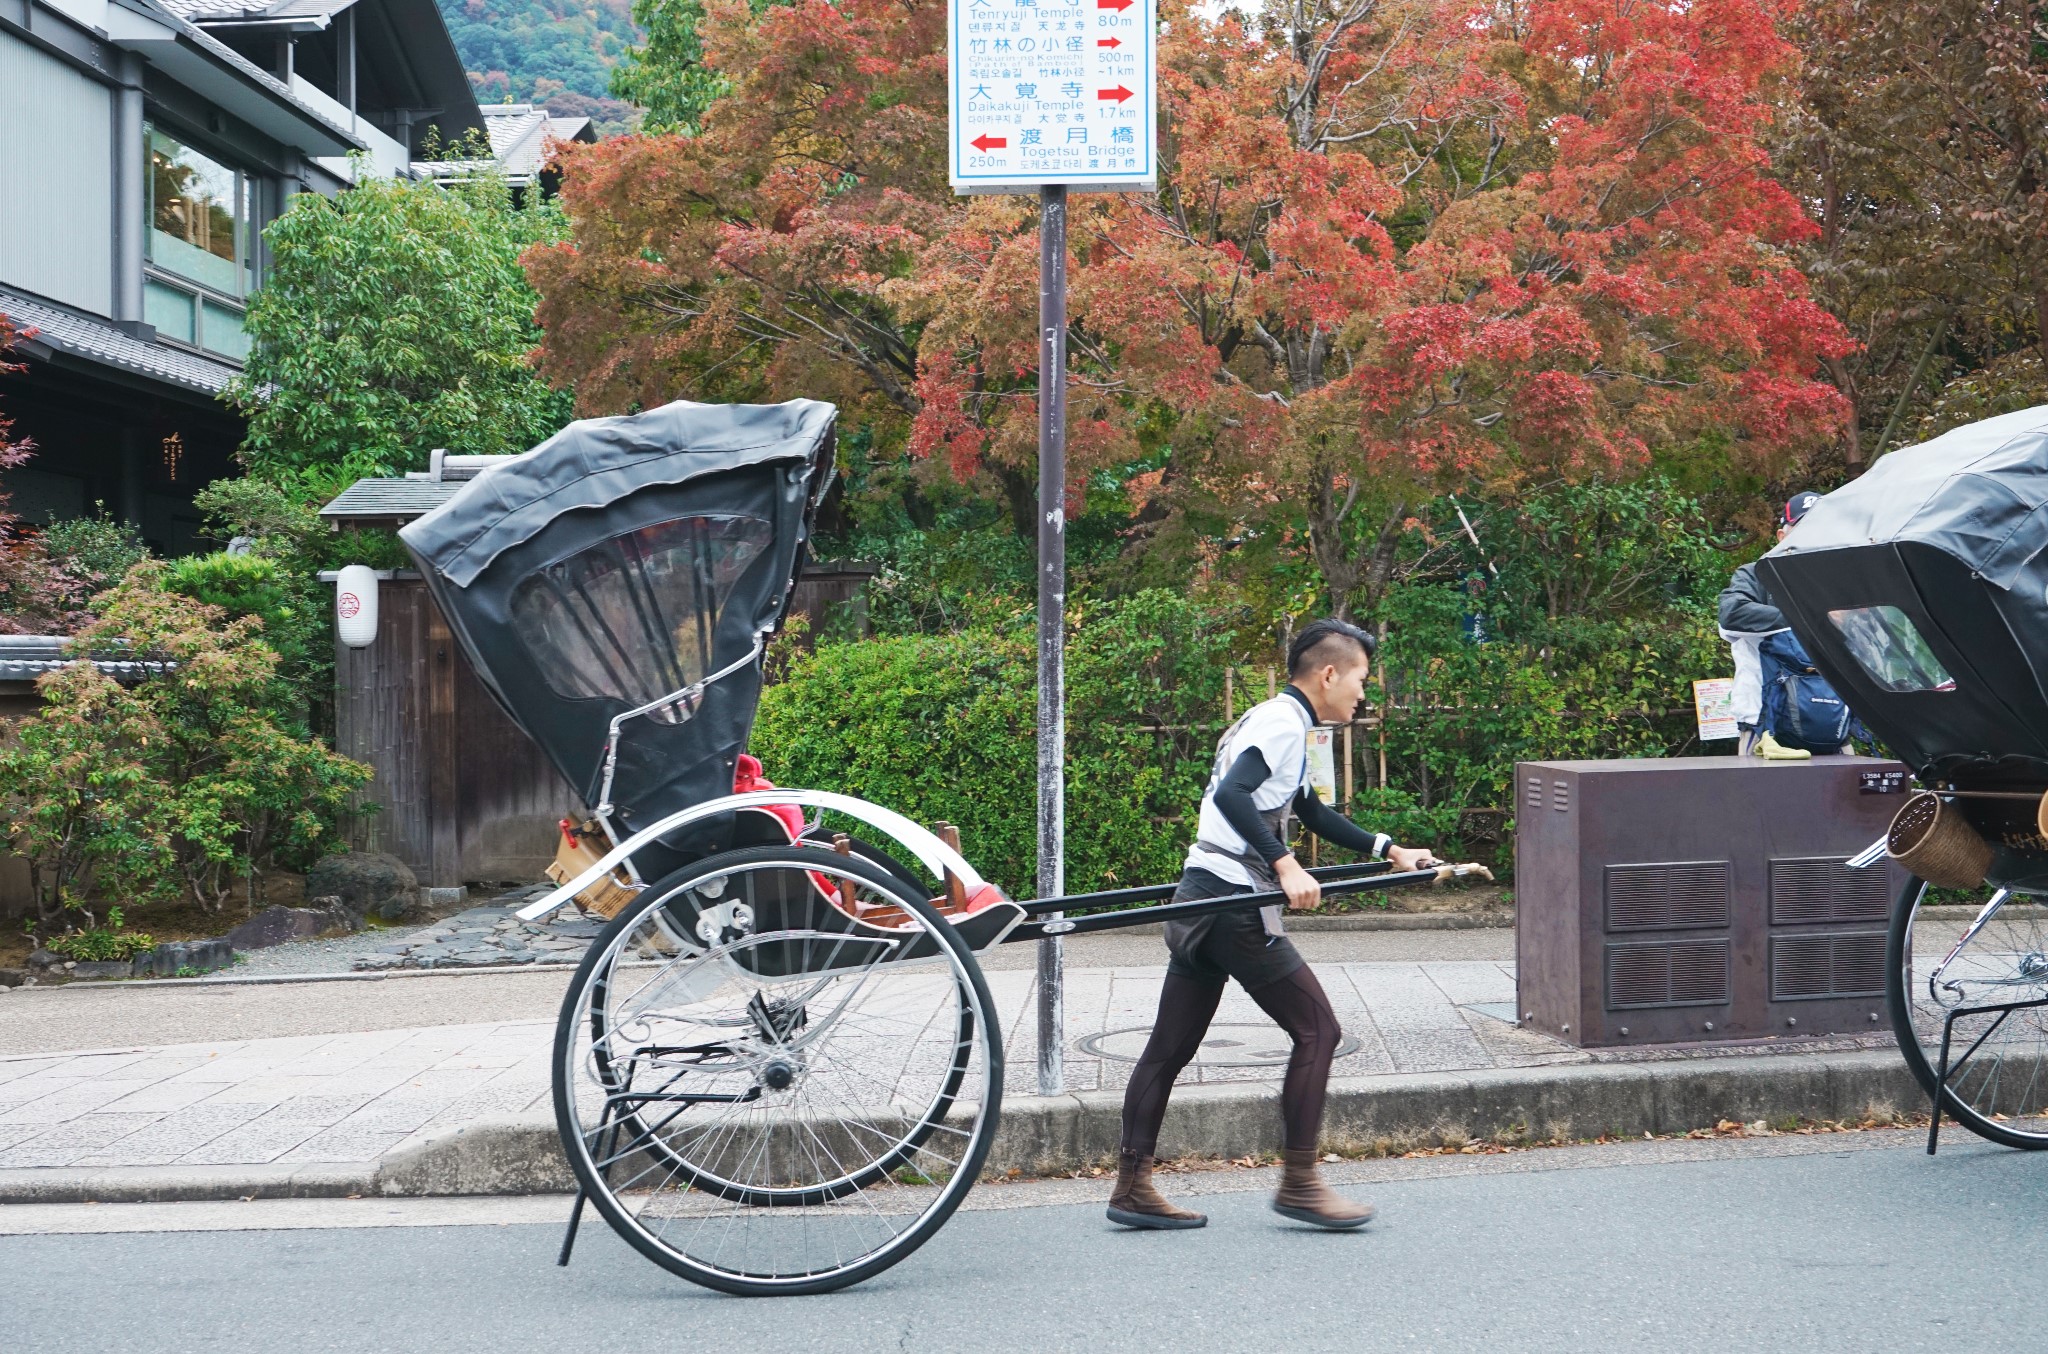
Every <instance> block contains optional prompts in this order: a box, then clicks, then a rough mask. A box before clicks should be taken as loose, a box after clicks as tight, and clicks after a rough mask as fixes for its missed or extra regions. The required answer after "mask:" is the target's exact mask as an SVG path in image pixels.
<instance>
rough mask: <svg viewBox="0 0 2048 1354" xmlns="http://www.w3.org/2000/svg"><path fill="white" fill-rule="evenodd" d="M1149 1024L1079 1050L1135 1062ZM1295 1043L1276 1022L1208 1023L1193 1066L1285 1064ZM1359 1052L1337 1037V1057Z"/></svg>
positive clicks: (1352, 1042)
mask: <svg viewBox="0 0 2048 1354" xmlns="http://www.w3.org/2000/svg"><path fill="white" fill-rule="evenodd" d="M1151 1037H1152V1028H1151V1026H1149V1025H1141V1026H1139V1027H1138V1028H1136V1029H1130V1030H1105V1031H1103V1032H1102V1033H1101V1034H1091V1035H1089V1036H1088V1037H1087V1038H1086V1039H1083V1040H1081V1042H1080V1044H1079V1048H1080V1050H1081V1052H1083V1053H1087V1054H1090V1055H1092V1056H1094V1057H1097V1058H1111V1059H1114V1060H1115V1061H1117V1062H1123V1063H1134V1062H1136V1061H1138V1058H1139V1057H1140V1055H1142V1054H1143V1053H1144V1052H1145V1041H1146V1040H1147V1039H1150V1038H1151ZM1293 1052H1294V1043H1293V1041H1292V1040H1290V1039H1289V1038H1288V1037H1287V1031H1285V1030H1283V1029H1281V1028H1280V1027H1279V1026H1278V1025H1211V1026H1210V1027H1209V1034H1208V1037H1207V1038H1205V1039H1203V1040H1202V1044H1201V1047H1199V1048H1197V1049H1196V1050H1195V1056H1194V1060H1193V1062H1192V1063H1191V1064H1190V1065H1191V1066H1194V1067H1285V1066H1286V1065H1287V1058H1288V1055H1290V1054H1291V1053H1293ZM1356 1052H1358V1041H1357V1040H1356V1039H1354V1038H1352V1037H1351V1036H1350V1035H1348V1034H1347V1035H1345V1036H1343V1037H1342V1038H1341V1039H1339V1040H1338V1041H1337V1053H1336V1056H1337V1057H1339V1058H1343V1057H1348V1056H1349V1055H1351V1054H1353V1053H1356Z"/></svg>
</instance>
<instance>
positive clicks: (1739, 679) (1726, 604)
mask: <svg viewBox="0 0 2048 1354" xmlns="http://www.w3.org/2000/svg"><path fill="white" fill-rule="evenodd" d="M1818 502H1820V495H1819V494H1817V493H1814V492H1813V491H1812V490H1810V489H1809V490H1806V491H1805V492H1803V493H1797V494H1794V495H1792V497H1791V498H1790V499H1789V500H1788V501H1787V502H1786V504H1785V507H1784V509H1783V511H1782V512H1781V513H1780V514H1779V517H1778V539H1779V540H1781V541H1782V540H1784V539H1785V533H1786V532H1788V531H1790V530H1791V529H1792V528H1793V527H1795V526H1797V525H1799V519H1800V518H1802V517H1804V516H1806V514H1807V511H1808V510H1809V509H1810V508H1812V507H1813V505H1814V504H1816V503H1818ZM1719 620H1720V629H1721V638H1722V639H1725V640H1727V641H1728V647H1729V649H1730V650H1731V651H1732V652H1733V653H1734V656H1735V691H1734V696H1733V704H1734V706H1735V724H1736V727H1737V728H1738V729H1740V730H1741V738H1742V746H1741V749H1740V751H1741V753H1742V755H1743V756H1745V757H1746V756H1748V755H1750V754H1751V753H1756V754H1757V755H1758V756H1762V757H1767V758H1770V759H1772V760H1774V761H1803V760H1805V759H1806V758H1808V757H1811V756H1812V755H1813V754H1812V753H1810V752H1807V751H1805V750H1803V749H1796V748H1785V747H1779V746H1778V742H1777V740H1776V739H1774V738H1772V737H1771V735H1770V731H1769V730H1768V729H1765V728H1763V727H1762V726H1763V709H1764V685H1763V659H1762V657H1761V655H1760V652H1759V651H1760V650H1761V649H1762V648H1763V642H1764V640H1765V639H1766V638H1768V637H1769V636H1771V635H1774V634H1776V633H1778V632H1779V631H1780V630H1787V629H1790V628H1791V627H1790V626H1788V625H1786V623H1785V614H1784V613H1783V612H1781V611H1779V610H1778V608H1777V604H1776V603H1774V602H1772V601H1771V594H1770V592H1769V590H1768V589H1766V588H1765V587H1764V584H1763V580H1762V579H1760V578H1758V577H1757V576H1756V565H1755V564H1754V563H1751V564H1745V565H1743V566H1742V567H1741V568H1740V569H1737V570H1736V571H1735V576H1734V577H1733V578H1731V579H1729V580H1728V586H1727V587H1725V588H1723V589H1722V590H1721V605H1720V614H1719Z"/></svg>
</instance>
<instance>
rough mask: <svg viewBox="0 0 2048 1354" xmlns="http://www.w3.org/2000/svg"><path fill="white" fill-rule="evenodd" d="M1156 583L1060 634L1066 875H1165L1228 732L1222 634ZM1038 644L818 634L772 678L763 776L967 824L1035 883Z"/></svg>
mask: <svg viewBox="0 0 2048 1354" xmlns="http://www.w3.org/2000/svg"><path fill="white" fill-rule="evenodd" d="M1205 619H1206V618H1205V615H1204V613H1203V612H1202V611H1201V609H1200V608H1199V607H1197V606H1196V605H1195V604H1193V603H1191V602H1189V601H1187V600H1186V599H1184V598H1180V597H1177V596H1174V595H1172V594H1168V593H1163V592H1145V593H1139V594H1137V595H1135V596H1133V597H1131V598H1128V599H1125V600H1123V601H1121V602H1117V603H1109V604H1103V605H1100V606H1097V607H1093V608H1090V609H1087V610H1084V611H1080V612H1079V613H1078V614H1077V615H1076V616H1075V617H1073V618H1072V633H1071V637H1070V640H1069V646H1068V651H1067V652H1068V669H1067V676H1068V685H1067V691H1068V702H1067V709H1068V723H1067V887H1068V889H1069V890H1070V891H1081V890H1085V889H1091V888H1113V887H1117V886H1118V885H1123V884H1135V883H1145V882H1150V881H1152V880H1155V879H1170V878H1172V877H1173V876H1174V875H1175V874H1176V873H1178V871H1179V868H1180V862H1181V856H1182V854H1183V853H1184V852H1185V850H1186V849H1187V836H1188V831H1189V825H1190V823H1191V822H1192V816H1193V812H1194V809H1195V806H1196V804H1197V803H1198V801H1199V799H1200V796H1201V791H1202V786H1203V784H1204V783H1205V782H1206V779H1207V776H1208V758H1209V748H1210V746H1211V745H1213V742H1214V739H1215V736H1216V733H1217V731H1218V729H1219V727H1220V725H1219V722H1218V721H1217V719H1216V715H1217V713H1218V709H1219V707H1220V704H1221V701H1222V689H1223V688H1222V683H1223V677H1222V671H1223V668H1222V654H1221V652H1220V647H1219V646H1220V644H1221V640H1220V639H1219V638H1217V632H1216V631H1215V630H1213V629H1212V628H1211V627H1209V626H1207V625H1206V624H1205ZM1036 727H1037V650H1036V645H1035V643H1034V641H1033V635H1032V632H1031V631H1030V630H1028V629H1023V628H1019V627H1011V628H1007V629H976V630H965V631H960V632H957V633H954V634H944V635H936V634H934V635H926V634H912V635H901V636H895V637H890V638H884V639H876V640H868V641H863V642H858V643H844V644H831V643H827V644H821V645H819V646H818V648H817V649H816V651H814V652H813V653H811V654H809V655H804V656H799V657H797V658H795V659H793V660H792V661H791V663H790V665H789V667H788V669H787V674H786V677H785V679H784V680H783V681H782V682H780V683H778V684H777V685H775V686H772V687H770V688H768V690H767V691H766V692H765V693H764V694H763V696H762V700H761V711H760V715H759V718H758V719H757V720H756V722H755V725H754V733H753V739H752V750H753V751H754V753H755V755H756V756H758V757H760V758H761V759H762V761H763V763H764V764H765V765H766V766H767V767H768V769H769V772H770V774H771V775H773V776H774V777H776V778H777V779H779V780H781V781H782V782H784V783H786V784H790V785H815V786H822V787H825V788H828V789H833V790H841V791H844V792H846V793H848V794H855V795H859V796H861V797H862V798H865V799H871V800H873V801H874V802H876V803H878V804H883V805H886V806H888V807H890V808H892V809H895V810H897V811H898V812H900V813H904V814H907V815H909V816H910V817H912V818H915V819H917V820H919V821H921V822H925V823H931V822H935V821H938V820H941V819H943V820H946V821H949V822H952V823H955V824H957V825H958V826H959V828H960V830H961V834H962V836H963V838H964V840H965V844H966V849H967V852H968V855H969V857H970V858H971V859H972V860H973V861H974V862H975V864H976V866H977V867H978V868H980V869H981V870H982V871H983V873H985V874H986V875H988V876H989V877H990V878H991V879H993V880H994V881H996V882H997V883H999V884H1001V885H1002V887H1003V888H1005V889H1006V890H1008V891H1010V892H1011V893H1012V894H1015V895H1017V896H1028V895H1029V894H1031V893H1034V892H1036V888H1035V884H1036V865H1035V861H1036V856H1037V849H1036V842H1037V826H1036V824H1037V796H1036V791H1035V789H1034V786H1035V784H1036V775H1037V739H1036V733H1035V730H1036Z"/></svg>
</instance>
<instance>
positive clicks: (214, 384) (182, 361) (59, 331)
mask: <svg viewBox="0 0 2048 1354" xmlns="http://www.w3.org/2000/svg"><path fill="white" fill-rule="evenodd" d="M0 315H5V316H7V318H8V319H9V320H10V321H12V322H13V324H14V326H15V328H17V329H34V330H35V331H36V332H35V336H34V337H33V338H28V339H21V340H17V342H18V343H19V345H20V346H21V347H22V348H24V349H25V350H27V351H28V352H29V353H30V354H31V355H32V356H33V355H35V350H36V348H37V347H38V346H41V347H45V348H49V349H54V350H55V351H57V352H61V353H65V354H68V355H70V356H72V357H79V358H84V359H86V360H87V361H91V362H99V363H103V364H105V365H106V366H110V367H119V368H121V369H122V370H123V371H131V372H136V373H139V374H141V375H143V376H153V377H155V378H156V379H157V380H160V381H168V382H170V383H171V384H172V385H178V386H183V387H185V388H186V389H188V390H197V391H201V392H203V393H205V394H208V395H218V394H220V392H221V390H222V388H223V387H225V386H226V385H227V383H228V381H229V380H230V379H232V378H233V377H234V376H235V374H236V372H237V371H238V368H236V367H233V366H230V365H229V364H227V363H225V362H219V361H216V360H214V359H213V358H210V357H202V356H200V355H199V354H198V353H188V352H184V351H183V350H181V349H177V348H173V347H170V346H169V345H167V344H162V343H145V342H144V341H143V340H141V339H139V338H134V337H132V336H130V335H128V334H125V333H123V332H122V331H121V330H119V329H116V328H115V327H114V326H113V325H111V324H109V323H107V322H106V321H105V320H99V319H94V318H92V317H91V316H88V315H81V314H79V313H78V312H77V311H74V310H67V309H64V308H63V307H60V306H55V305H52V304H50V303H49V302H47V301H37V300H33V299H31V298H29V297H27V296H23V295H21V294H20V293H18V292H12V291H9V290H7V289H6V288H0Z"/></svg>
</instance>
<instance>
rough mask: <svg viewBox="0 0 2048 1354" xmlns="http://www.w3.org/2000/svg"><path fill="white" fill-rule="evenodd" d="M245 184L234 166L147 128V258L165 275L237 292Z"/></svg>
mask: <svg viewBox="0 0 2048 1354" xmlns="http://www.w3.org/2000/svg"><path fill="white" fill-rule="evenodd" d="M248 197H249V195H248V186H247V184H246V183H245V181H244V179H243V176H242V175H241V174H240V173H239V172H238V171H236V170H234V169H230V168H229V167H228V166H226V165H224V164H222V163H220V161H218V160H215V159H213V158H211V157H210V156H206V155H202V154H200V153H199V152H198V151H196V150H194V149H192V148H191V147H190V146H187V145H184V144H182V143H180V142H178V141H175V140H173V139H172V138H171V137H168V136H166V135H164V133H162V132H160V131H157V130H155V129H154V128H152V129H151V130H150V132H149V258H150V262H152V263H154V264H155V265H156V266H157V267H159V268H161V269H163V270H164V271H165V272H167V273H175V274H176V275H178V276H179V277H182V278H186V279H188V280H190V281H193V282H197V283H199V284H200V285H202V286H205V287H211V288H212V289H213V290H215V291H217V292H223V293H225V294H227V295H229V296H240V295H241V294H242V290H243V287H242V258H243V253H244V250H245V248H246V244H245V241H246V238H247V235H248V219H249V210H248V207H249V202H248Z"/></svg>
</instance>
